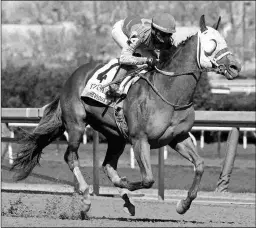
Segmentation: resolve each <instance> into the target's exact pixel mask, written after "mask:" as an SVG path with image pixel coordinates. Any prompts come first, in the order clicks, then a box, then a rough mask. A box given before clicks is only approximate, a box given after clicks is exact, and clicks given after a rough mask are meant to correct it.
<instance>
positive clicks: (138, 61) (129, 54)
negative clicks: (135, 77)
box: [119, 34, 147, 65]
mask: <svg viewBox="0 0 256 228" xmlns="http://www.w3.org/2000/svg"><path fill="white" fill-rule="evenodd" d="M140 44H141V39H140V38H139V37H138V36H137V35H136V34H134V35H133V34H132V35H131V36H130V38H129V39H128V41H127V45H125V46H124V47H123V48H122V51H121V55H120V60H119V62H120V64H125V65H143V64H146V63H147V58H146V57H135V56H133V54H134V52H135V51H136V49H137V48H138V47H139V46H140Z"/></svg>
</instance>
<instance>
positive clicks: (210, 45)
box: [204, 40, 217, 56]
mask: <svg viewBox="0 0 256 228" xmlns="http://www.w3.org/2000/svg"><path fill="white" fill-rule="evenodd" d="M216 47H217V42H216V40H209V41H208V42H207V43H206V45H205V47H204V52H205V54H206V55H207V56H211V55H212V53H213V52H214V51H215V49H216Z"/></svg>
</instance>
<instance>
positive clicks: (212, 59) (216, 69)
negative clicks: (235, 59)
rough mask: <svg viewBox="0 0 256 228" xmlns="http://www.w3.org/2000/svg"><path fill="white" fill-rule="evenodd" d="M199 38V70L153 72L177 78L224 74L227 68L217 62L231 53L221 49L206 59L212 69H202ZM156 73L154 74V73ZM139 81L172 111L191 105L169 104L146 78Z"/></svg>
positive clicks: (226, 49) (190, 104)
mask: <svg viewBox="0 0 256 228" xmlns="http://www.w3.org/2000/svg"><path fill="white" fill-rule="evenodd" d="M200 45H201V43H200V37H199V34H198V44H197V64H198V67H199V69H198V70H189V71H184V72H179V73H174V72H169V71H164V70H160V69H158V68H157V67H156V66H155V70H156V71H157V72H159V73H160V74H162V75H164V76H168V77H178V76H182V75H191V74H192V75H193V76H194V75H195V74H196V73H200V74H201V73H204V72H216V73H218V74H226V72H227V68H226V66H225V65H224V64H218V63H217V61H219V60H220V59H222V58H223V57H224V56H226V55H229V54H231V52H230V51H229V50H228V48H223V49H222V50H220V51H219V52H217V53H216V54H215V56H214V57H210V56H209V57H208V58H209V60H210V62H211V63H212V66H213V67H208V68H202V67H201V64H200ZM180 50H181V49H178V50H177V51H176V52H175V53H174V55H173V56H172V59H173V58H174V56H176V55H177V53H178V52H179V51H180ZM155 73H156V72H155ZM140 78H141V79H143V80H145V81H146V82H147V83H148V84H149V85H150V86H151V88H152V89H153V90H154V91H155V93H156V94H157V95H158V96H159V97H160V98H161V99H162V100H163V101H164V102H166V103H167V104H169V105H171V106H173V107H174V109H176V110H179V109H185V108H188V107H190V106H192V105H193V102H190V103H189V104H187V105H176V104H173V103H171V102H169V101H168V100H166V99H165V98H164V97H163V96H162V95H161V94H160V92H159V91H158V90H157V89H156V88H155V86H154V85H153V84H152V83H151V82H150V81H149V80H148V78H146V77H144V76H140ZM194 78H195V79H196V80H197V81H198V80H199V78H196V77H194Z"/></svg>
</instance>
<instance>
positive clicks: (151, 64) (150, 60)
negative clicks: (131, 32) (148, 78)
mask: <svg viewBox="0 0 256 228" xmlns="http://www.w3.org/2000/svg"><path fill="white" fill-rule="evenodd" d="M158 62H159V60H158V59H155V58H152V57H150V58H148V59H147V62H146V63H147V64H148V66H149V67H151V68H153V67H154V66H156V65H157V64H158Z"/></svg>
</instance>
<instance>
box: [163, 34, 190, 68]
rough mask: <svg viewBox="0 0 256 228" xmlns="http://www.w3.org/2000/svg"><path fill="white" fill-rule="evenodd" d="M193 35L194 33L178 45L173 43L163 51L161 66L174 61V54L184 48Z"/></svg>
mask: <svg viewBox="0 0 256 228" xmlns="http://www.w3.org/2000/svg"><path fill="white" fill-rule="evenodd" d="M193 36H194V35H190V36H188V37H187V38H186V39H185V40H182V41H181V42H180V43H178V44H177V46H175V45H173V46H172V47H171V48H170V49H168V50H165V51H162V53H161V56H160V63H161V67H164V66H166V65H168V64H169V63H170V62H171V61H172V58H173V56H174V54H175V53H176V52H178V51H179V50H180V49H182V48H183V47H184V46H185V45H186V44H187V43H188V41H190V40H191V38H192V37H193Z"/></svg>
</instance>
